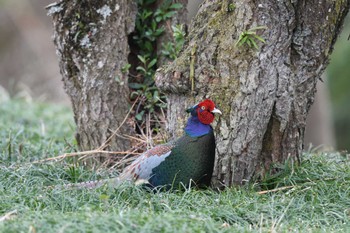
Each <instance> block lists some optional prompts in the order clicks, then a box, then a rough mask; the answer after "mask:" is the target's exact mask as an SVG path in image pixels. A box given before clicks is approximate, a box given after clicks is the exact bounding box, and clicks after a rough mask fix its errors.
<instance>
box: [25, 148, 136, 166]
mask: <svg viewBox="0 0 350 233" xmlns="http://www.w3.org/2000/svg"><path fill="white" fill-rule="evenodd" d="M97 153H98V154H120V155H129V154H133V155H140V154H141V153H136V152H129V151H104V150H89V151H81V152H74V153H65V154H63V155H59V156H56V157H51V158H46V159H42V160H38V161H34V162H32V163H33V164H36V163H43V162H48V161H53V160H54V161H57V160H59V159H65V158H69V157H75V156H80V155H84V156H86V155H91V154H97Z"/></svg>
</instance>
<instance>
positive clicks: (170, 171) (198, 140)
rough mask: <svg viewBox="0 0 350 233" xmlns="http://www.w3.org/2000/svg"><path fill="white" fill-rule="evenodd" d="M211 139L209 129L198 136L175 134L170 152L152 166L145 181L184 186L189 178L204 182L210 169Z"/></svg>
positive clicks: (213, 156)
mask: <svg viewBox="0 0 350 233" xmlns="http://www.w3.org/2000/svg"><path fill="white" fill-rule="evenodd" d="M214 158H215V139H214V134H213V131H212V130H211V131H210V133H208V134H206V135H203V136H200V137H191V136H189V135H184V136H182V137H181V138H179V139H178V140H177V141H176V142H175V145H174V147H173V148H172V149H171V153H170V154H169V156H167V157H166V158H165V159H164V161H163V162H161V163H160V164H159V165H158V166H156V167H154V168H153V169H152V173H151V176H150V178H149V179H148V182H149V183H150V184H151V185H152V186H154V187H156V186H169V185H172V186H178V185H179V184H180V183H182V184H183V185H184V186H188V185H189V184H190V182H191V180H192V181H193V183H194V184H196V185H199V186H203V185H205V186H208V185H209V184H210V180H211V176H212V173H213V167H214Z"/></svg>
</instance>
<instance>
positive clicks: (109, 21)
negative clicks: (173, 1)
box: [48, 0, 137, 151]
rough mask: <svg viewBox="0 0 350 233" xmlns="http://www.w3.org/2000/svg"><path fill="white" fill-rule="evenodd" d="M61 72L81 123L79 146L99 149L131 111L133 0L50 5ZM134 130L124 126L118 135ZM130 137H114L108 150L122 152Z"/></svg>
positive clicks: (135, 8)
mask: <svg viewBox="0 0 350 233" xmlns="http://www.w3.org/2000/svg"><path fill="white" fill-rule="evenodd" d="M48 12H49V14H51V15H52V17H53V25H54V42H55V45H56V48H57V54H58V56H59V65H60V71H61V74H62V76H63V82H64V86H65V90H66V92H67V94H68V95H69V97H70V99H71V102H72V106H73V111H74V118H75V122H76V124H77V134H76V138H77V141H78V144H79V147H80V149H81V150H90V149H95V148H97V147H99V146H100V145H101V144H102V143H103V142H104V141H105V140H106V139H107V138H108V137H109V135H111V133H112V132H113V131H114V130H115V129H116V128H118V126H119V125H121V123H122V121H123V119H124V117H125V116H126V114H127V112H128V110H129V103H128V101H127V100H128V94H129V89H128V86H127V85H128V84H127V73H126V72H127V71H122V69H123V67H124V66H125V65H126V64H128V60H127V58H128V54H129V46H128V34H130V33H131V32H132V31H133V30H134V26H135V17H136V12H137V6H136V3H135V2H134V1H127V0H118V1H117V0H108V1H107V0H102V1H70V0H62V1H61V2H59V3H57V4H52V5H51V6H49V7H48ZM132 131H133V129H132V127H131V126H129V125H128V124H123V126H122V127H121V128H120V131H119V132H118V133H120V134H125V133H128V134H130V132H132ZM129 146H130V144H129V141H127V140H125V139H122V138H117V139H116V138H114V139H113V140H112V141H111V142H110V146H109V147H108V149H109V150H115V151H123V150H126V149H128V148H129Z"/></svg>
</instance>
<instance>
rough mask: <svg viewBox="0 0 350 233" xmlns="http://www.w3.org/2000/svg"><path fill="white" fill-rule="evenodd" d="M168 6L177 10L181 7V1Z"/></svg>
mask: <svg viewBox="0 0 350 233" xmlns="http://www.w3.org/2000/svg"><path fill="white" fill-rule="evenodd" d="M169 8H170V9H176V10H178V9H181V8H182V4H181V3H174V4H172V5H171V6H170V7H169Z"/></svg>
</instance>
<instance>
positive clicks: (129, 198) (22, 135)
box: [0, 100, 350, 233]
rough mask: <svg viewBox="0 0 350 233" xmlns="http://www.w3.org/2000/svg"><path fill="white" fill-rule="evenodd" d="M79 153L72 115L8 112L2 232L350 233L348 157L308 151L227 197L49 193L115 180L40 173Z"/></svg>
mask: <svg viewBox="0 0 350 233" xmlns="http://www.w3.org/2000/svg"><path fill="white" fill-rule="evenodd" d="M75 150H76V143H75V140H74V122H73V117H72V112H71V110H70V109H69V108H67V107H63V106H59V105H53V104H44V103H35V102H30V101H29V102H28V101H24V100H8V101H3V102H1V103H0V232H33V233H34V232H350V157H349V155H347V154H342V153H338V152H334V153H316V152H314V151H308V152H306V153H305V154H304V155H303V158H302V162H301V164H300V165H299V166H292V165H285V166H283V167H281V173H279V174H278V175H275V176H271V177H267V178H266V179H265V180H264V181H262V182H260V183H255V184H249V185H247V186H245V187H236V188H227V189H225V190H223V191H217V190H212V189H208V190H196V189H189V190H186V191H181V192H180V191H178V192H175V191H173V192H160V193H152V192H148V191H146V190H144V189H142V188H139V187H135V186H131V185H121V186H120V187H118V188H111V187H107V186H105V187H101V188H99V189H96V190H63V189H50V188H48V186H50V185H61V184H66V183H70V182H80V181H88V180H96V179H100V178H106V177H111V176H115V175H117V173H116V172H111V171H109V170H106V169H99V170H95V171H92V170H89V169H87V168H85V167H83V166H81V165H79V164H78V163H77V158H76V157H74V158H69V159H65V160H61V161H51V162H40V163H35V161H38V160H41V159H44V158H49V157H54V156H58V155H60V154H63V153H65V152H71V151H75ZM264 190H265V192H264Z"/></svg>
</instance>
